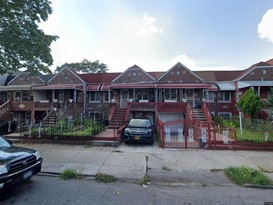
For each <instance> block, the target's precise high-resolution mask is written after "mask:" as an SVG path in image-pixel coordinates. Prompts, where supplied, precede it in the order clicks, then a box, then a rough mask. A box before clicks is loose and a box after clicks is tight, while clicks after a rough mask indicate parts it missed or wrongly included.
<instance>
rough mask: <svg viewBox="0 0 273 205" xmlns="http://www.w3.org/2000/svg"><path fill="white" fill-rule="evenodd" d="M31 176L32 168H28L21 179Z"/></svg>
mask: <svg viewBox="0 0 273 205" xmlns="http://www.w3.org/2000/svg"><path fill="white" fill-rule="evenodd" d="M31 176H32V170H29V171H27V172H25V173H24V174H23V179H28V178H29V177H31Z"/></svg>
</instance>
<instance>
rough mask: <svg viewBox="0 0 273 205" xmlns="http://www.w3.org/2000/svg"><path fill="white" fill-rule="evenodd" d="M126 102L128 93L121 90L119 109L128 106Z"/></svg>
mask: <svg viewBox="0 0 273 205" xmlns="http://www.w3.org/2000/svg"><path fill="white" fill-rule="evenodd" d="M128 100H129V91H128V90H121V91H120V107H121V108H126V107H127V106H128Z"/></svg>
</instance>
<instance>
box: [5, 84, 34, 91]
mask: <svg viewBox="0 0 273 205" xmlns="http://www.w3.org/2000/svg"><path fill="white" fill-rule="evenodd" d="M32 86H33V85H7V86H0V91H9V90H30V89H31V87H32Z"/></svg>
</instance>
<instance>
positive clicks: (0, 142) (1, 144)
mask: <svg viewBox="0 0 273 205" xmlns="http://www.w3.org/2000/svg"><path fill="white" fill-rule="evenodd" d="M5 147H10V144H9V143H8V142H7V141H6V140H4V139H3V138H2V137H0V148H5Z"/></svg>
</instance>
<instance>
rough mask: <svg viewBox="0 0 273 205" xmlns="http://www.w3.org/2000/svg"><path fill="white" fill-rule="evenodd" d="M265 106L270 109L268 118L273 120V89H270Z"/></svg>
mask: <svg viewBox="0 0 273 205" xmlns="http://www.w3.org/2000/svg"><path fill="white" fill-rule="evenodd" d="M267 106H268V107H269V108H270V117H271V119H272V118H273V88H270V95H269V96H268V99H267Z"/></svg>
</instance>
